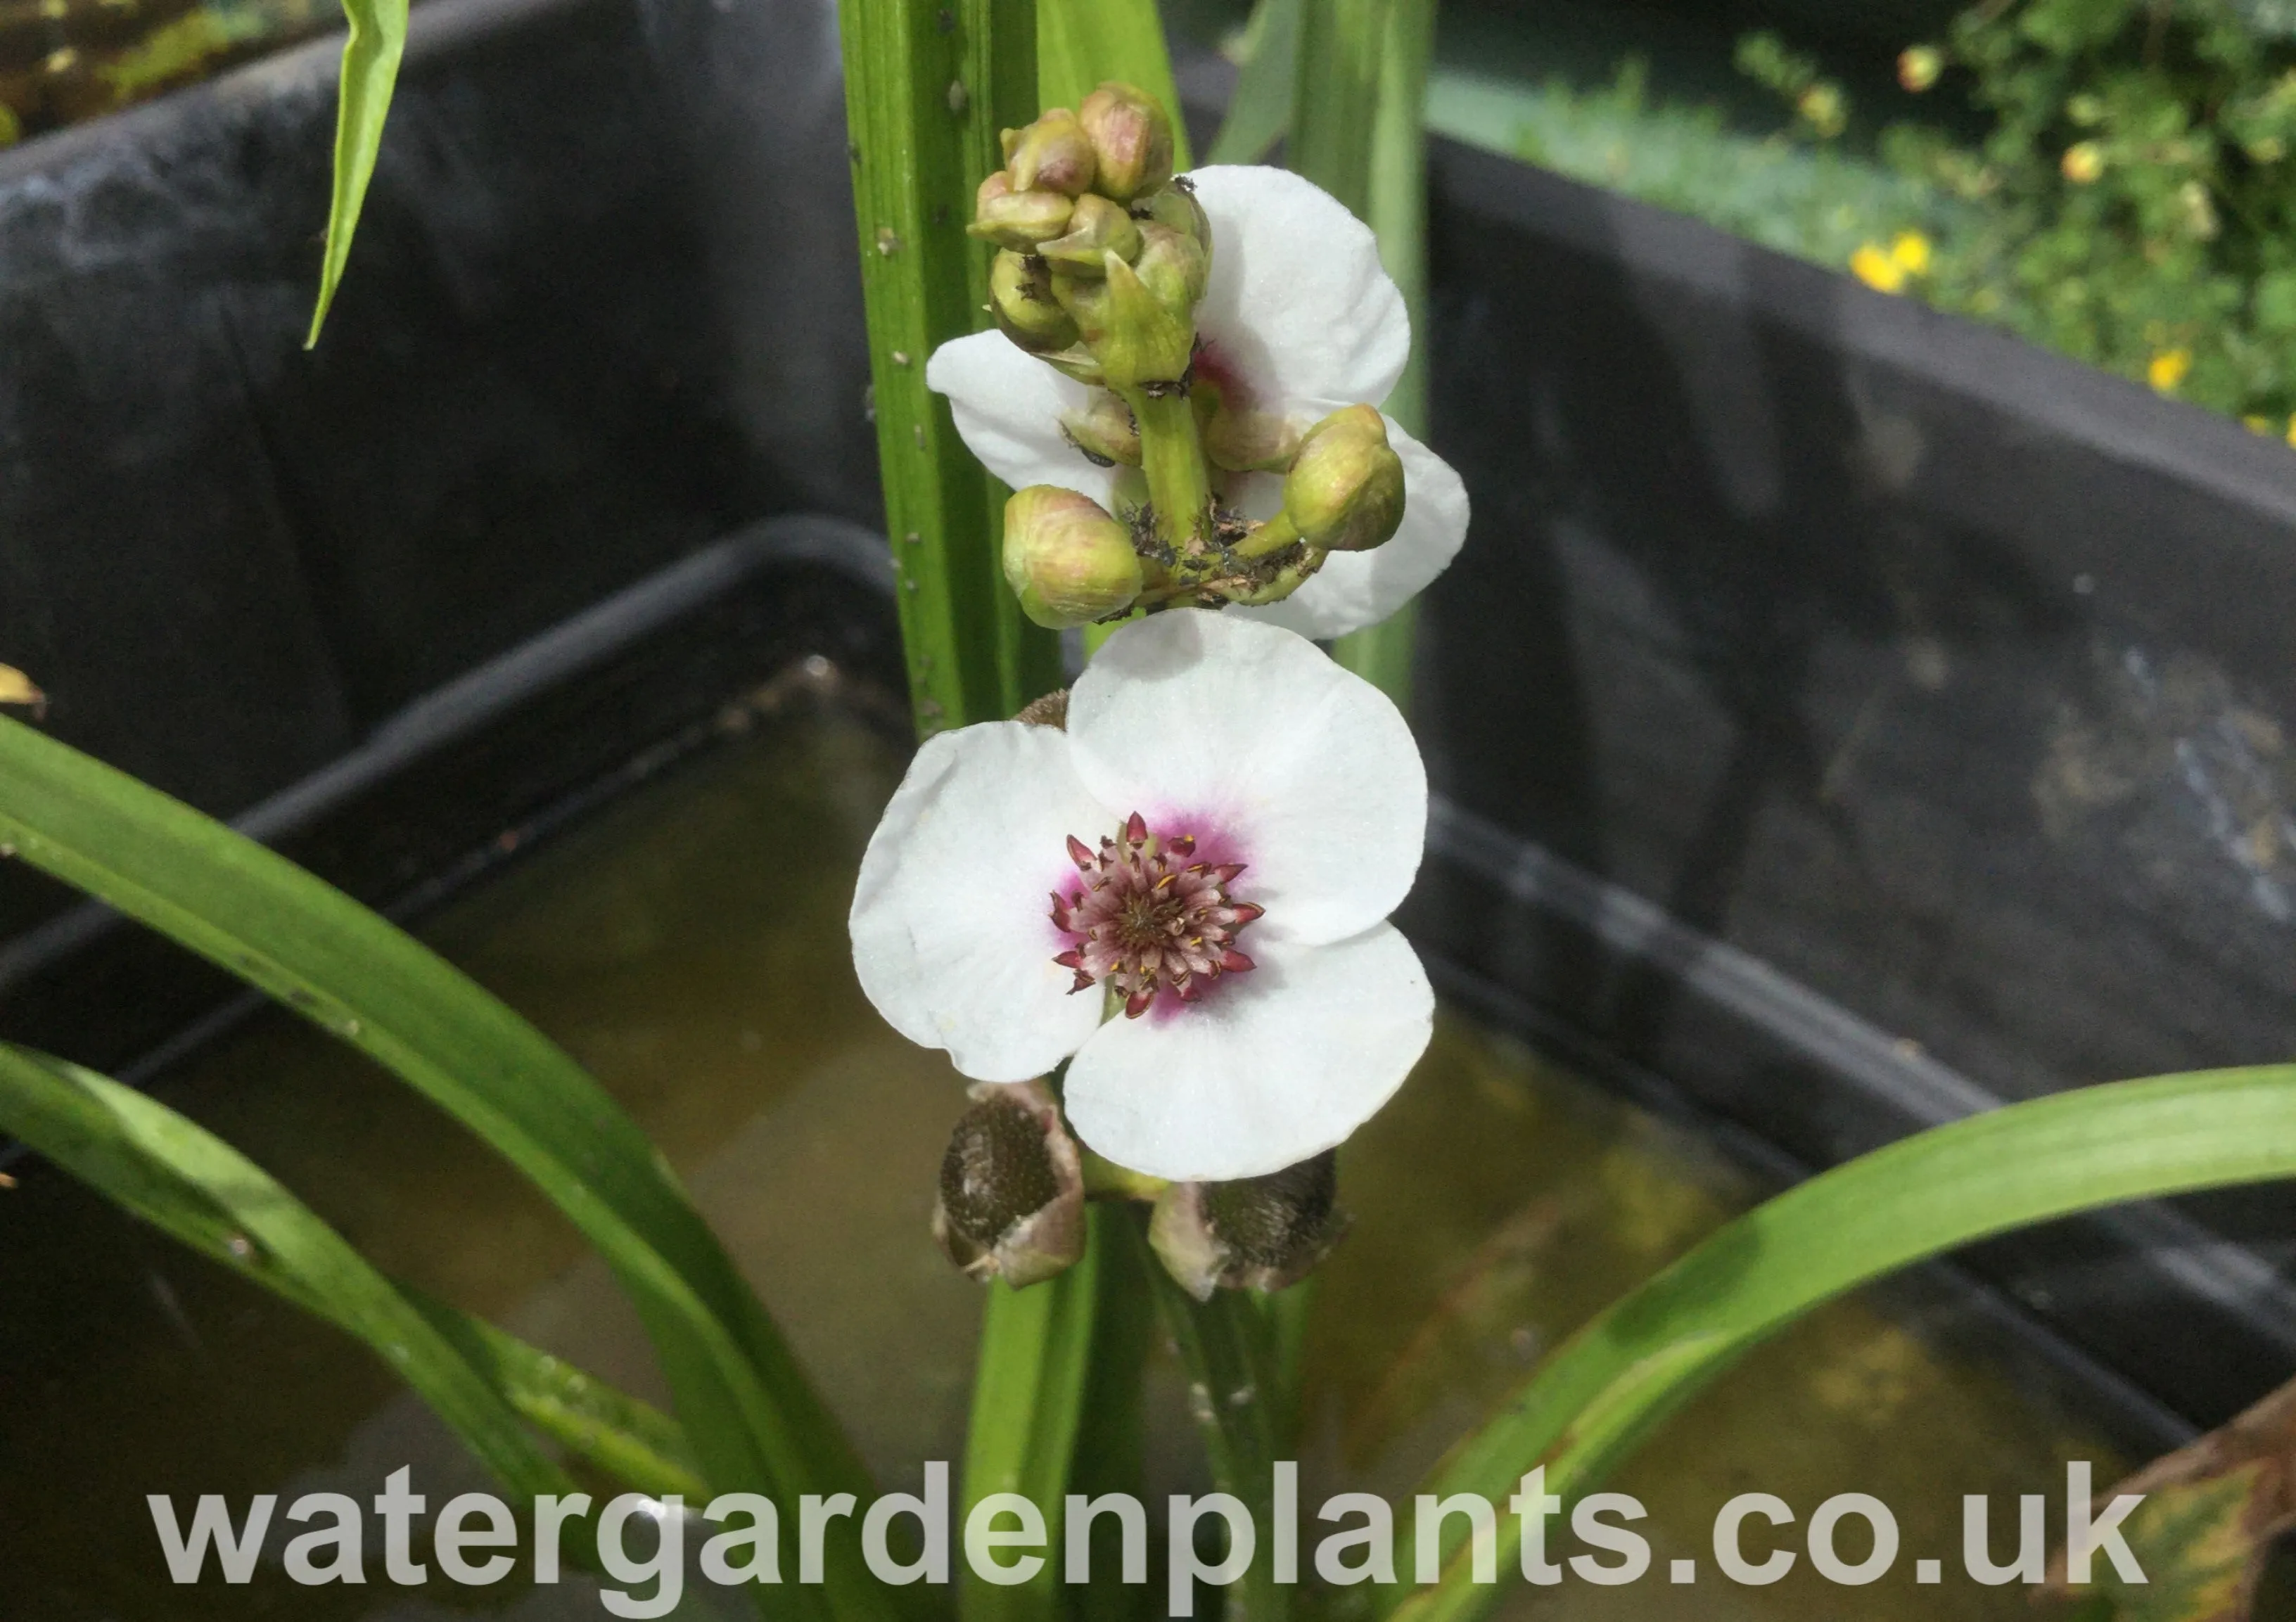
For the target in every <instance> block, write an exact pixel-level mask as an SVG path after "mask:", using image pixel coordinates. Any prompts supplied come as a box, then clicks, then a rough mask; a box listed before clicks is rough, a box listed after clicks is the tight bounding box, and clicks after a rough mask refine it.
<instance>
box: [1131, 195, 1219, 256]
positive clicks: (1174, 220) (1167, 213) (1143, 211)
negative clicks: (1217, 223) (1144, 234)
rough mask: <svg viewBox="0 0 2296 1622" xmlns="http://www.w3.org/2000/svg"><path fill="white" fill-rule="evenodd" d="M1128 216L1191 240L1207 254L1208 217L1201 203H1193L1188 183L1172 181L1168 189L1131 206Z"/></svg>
mask: <svg viewBox="0 0 2296 1622" xmlns="http://www.w3.org/2000/svg"><path fill="white" fill-rule="evenodd" d="M1132 217H1133V218H1135V219H1137V220H1140V221H1142V222H1143V223H1145V222H1147V221H1151V220H1152V221H1154V222H1155V223H1156V224H1157V225H1162V226H1163V227H1165V228H1166V229H1167V230H1169V231H1177V232H1178V233H1180V234H1181V235H1182V236H1186V237H1193V238H1194V239H1195V241H1196V242H1197V244H1198V245H1199V246H1200V247H1201V248H1202V249H1203V250H1204V253H1205V255H1206V256H1207V257H1208V258H1209V256H1210V253H1211V250H1212V220H1211V216H1210V215H1209V214H1206V213H1205V212H1204V206H1203V204H1201V203H1200V202H1198V201H1196V188H1195V184H1194V183H1193V182H1192V181H1186V180H1175V181H1174V182H1172V184H1169V185H1168V186H1164V187H1161V188H1160V189H1159V190H1157V191H1154V192H1151V193H1149V194H1148V195H1147V196H1145V197H1143V198H1141V199H1139V200H1138V201H1136V202H1134V203H1133V205H1132Z"/></svg>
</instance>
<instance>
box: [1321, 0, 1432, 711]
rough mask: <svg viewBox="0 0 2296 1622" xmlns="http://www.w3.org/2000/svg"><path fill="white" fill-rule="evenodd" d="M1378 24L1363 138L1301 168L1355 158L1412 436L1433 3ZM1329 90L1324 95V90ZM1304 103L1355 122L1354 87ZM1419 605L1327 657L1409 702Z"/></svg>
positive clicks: (1347, 180) (1328, 48)
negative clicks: (1331, 105) (1402, 356)
mask: <svg viewBox="0 0 2296 1622" xmlns="http://www.w3.org/2000/svg"><path fill="white" fill-rule="evenodd" d="M1379 9H1380V10H1382V11H1383V12H1384V15H1383V16H1380V17H1378V18H1376V19H1370V18H1366V19H1365V20H1363V21H1362V25H1361V26H1364V27H1366V28H1376V29H1378V30H1379V33H1380V38H1381V42H1382V43H1381V45H1380V48H1379V50H1378V53H1377V59H1376V67H1377V76H1376V78H1375V80H1374V85H1373V91H1372V94H1373V103H1374V106H1373V112H1372V117H1371V119H1370V126H1371V139H1370V141H1369V143H1368V144H1367V145H1366V146H1365V147H1363V148H1361V149H1360V150H1359V149H1358V148H1357V145H1356V144H1355V143H1354V142H1353V141H1352V140H1351V139H1350V140H1347V141H1339V140H1334V139H1332V138H1328V136H1325V135H1311V137H1310V138H1309V140H1308V142H1307V143H1304V145H1305V148H1306V150H1305V155H1304V160H1305V161H1308V162H1312V163H1329V164H1332V165H1334V166H1336V165H1338V164H1339V163H1341V161H1346V162H1348V163H1352V162H1354V161H1355V160H1356V159H1357V156H1358V155H1360V157H1361V159H1362V160H1363V162H1364V165H1365V173H1364V176H1363V179H1362V181H1361V183H1360V184H1361V188H1362V190H1361V195H1362V196H1363V198H1364V205H1363V212H1364V218H1365V223H1367V224H1368V225H1370V226H1371V228H1372V230H1373V232H1374V233H1375V234H1376V235H1377V236H1378V238H1379V257H1380V261H1381V263H1382V264H1383V265H1385V266H1386V267H1387V274H1389V275H1390V276H1392V277H1394V278H1395V284H1396V286H1397V287H1398V288H1399V289H1400V290H1401V291H1402V293H1403V307H1404V308H1405V309H1406V311H1408V312H1409V314H1410V316H1411V357H1410V359H1409V361H1408V362H1407V363H1406V365H1405V366H1404V370H1403V376H1402V377H1401V379H1399V380H1398V381H1397V383H1396V385H1395V392H1394V393H1393V394H1391V395H1390V396H1389V397H1388V398H1387V403H1386V406H1385V409H1386V412H1387V414H1388V415H1390V416H1391V417H1393V418H1394V419H1395V420H1396V421H1397V422H1400V423H1402V424H1403V426H1404V427H1405V428H1406V430H1409V431H1410V432H1412V433H1414V434H1424V433H1425V432H1426V431H1427V75H1428V70H1429V68H1430V66H1431V63H1432V61H1433V60H1434V53H1435V0H1382V5H1381V7H1380V8H1379ZM1332 33H1333V31H1332V30H1326V31H1324V33H1323V34H1322V35H1320V36H1319V38H1318V42H1317V43H1318V45H1319V48H1321V49H1322V50H1324V51H1325V52H1327V53H1336V52H1337V50H1338V45H1339V44H1340V42H1339V41H1338V40H1336V39H1334V38H1333V37H1332ZM1327 86H1328V88H1327ZM1299 94H1300V95H1301V96H1304V97H1306V98H1308V108H1307V110H1306V111H1304V112H1303V113H1302V115H1301V116H1302V118H1303V119H1305V120H1306V121H1307V122H1308V123H1309V124H1310V125H1312V126H1315V127H1317V128H1319V129H1326V130H1327V129H1328V127H1329V126H1331V125H1332V124H1333V121H1334V120H1335V119H1340V118H1342V117H1347V116H1357V115H1356V114H1355V113H1354V111H1353V110H1354V107H1355V104H1356V101H1357V95H1358V87H1357V84H1356V81H1355V80H1354V79H1352V78H1349V77H1347V76H1346V75H1344V74H1342V75H1341V76H1339V77H1336V78H1323V77H1317V78H1315V79H1314V80H1313V82H1312V83H1310V82H1304V81H1303V83H1302V84H1301V86H1300V92H1299ZM1326 96H1329V97H1331V98H1333V99H1335V100H1337V101H1339V102H1341V103H1342V106H1341V108H1339V109H1335V110H1333V111H1325V110H1324V108H1323V107H1321V106H1320V105H1319V104H1318V103H1320V102H1321V101H1322V100H1323V99H1324V98H1325V97H1326ZM1301 172H1302V173H1303V174H1308V178H1310V179H1313V180H1316V183H1317V184H1323V185H1324V186H1325V189H1326V190H1328V191H1331V192H1333V193H1334V194H1335V195H1339V196H1346V195H1349V193H1351V192H1352V191H1353V190H1354V189H1355V187H1356V186H1357V181H1356V178H1355V176H1354V175H1353V174H1352V172H1350V173H1348V174H1345V175H1339V174H1335V175H1334V176H1333V180H1334V181H1335V182H1336V184H1326V183H1325V182H1324V180H1323V179H1322V178H1321V177H1319V176H1316V175H1314V174H1311V173H1308V171H1307V170H1304V169H1303V170H1302V171H1301ZM1418 612H1419V610H1418V605H1417V604H1416V603H1406V604H1405V605H1404V606H1403V607H1402V608H1401V609H1399V610H1397V611H1396V612H1395V613H1393V614H1390V616H1389V617H1388V618H1385V619H1384V620H1382V621H1381V622H1380V623H1379V624H1377V625H1375V626H1370V627H1366V628H1365V629H1363V630H1360V631H1357V632H1356V633H1355V634H1354V635H1349V636H1343V637H1341V639H1340V640H1339V641H1338V643H1335V644H1334V645H1333V649H1332V655H1333V658H1335V659H1338V660H1339V661H1340V663H1341V664H1342V665H1345V666H1346V667H1347V668H1349V669H1350V670H1352V671H1354V672H1355V673H1356V674H1357V676H1362V677H1363V678H1364V679H1365V681H1368V682H1370V683H1371V684H1373V685H1374V686H1376V687H1377V688H1379V690H1380V691H1381V692H1384V693H1386V694H1387V695H1388V697H1390V698H1391V699H1393V700H1395V701H1396V702H1397V703H1398V704H1399V705H1408V704H1409V703H1410V701H1411V660H1412V651H1413V649H1414V647H1415V644H1416V643H1417V632H1418Z"/></svg>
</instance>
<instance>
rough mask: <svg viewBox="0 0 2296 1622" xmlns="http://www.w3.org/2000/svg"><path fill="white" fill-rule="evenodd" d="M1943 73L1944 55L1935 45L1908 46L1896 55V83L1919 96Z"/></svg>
mask: <svg viewBox="0 0 2296 1622" xmlns="http://www.w3.org/2000/svg"><path fill="white" fill-rule="evenodd" d="M1944 72H1945V53H1944V52H1942V51H1940V50H1939V49H1938V48H1937V47H1936V46H1935V45H1908V46H1907V47H1906V49H1905V50H1903V51H1901V52H1899V53H1898V83H1899V84H1900V85H1903V86H1905V87H1906V88H1907V89H1908V90H1910V91H1912V92H1913V93H1914V94H1915V95H1919V94H1921V93H1922V92H1923V91H1924V90H1927V89H1928V88H1929V87H1930V86H1932V85H1934V84H1936V83H1937V82H1938V78H1939V75H1941V74H1943V73H1944Z"/></svg>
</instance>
